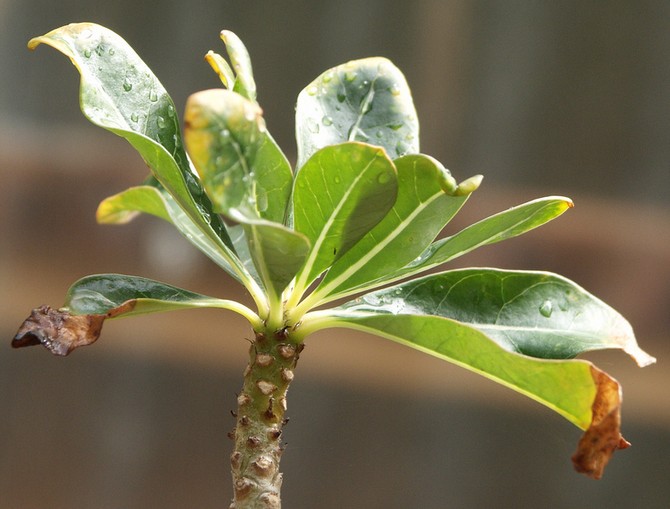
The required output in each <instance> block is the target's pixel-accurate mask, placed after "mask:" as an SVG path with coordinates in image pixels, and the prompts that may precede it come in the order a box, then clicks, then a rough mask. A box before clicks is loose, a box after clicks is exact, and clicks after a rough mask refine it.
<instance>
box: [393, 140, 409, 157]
mask: <svg viewBox="0 0 670 509" xmlns="http://www.w3.org/2000/svg"><path fill="white" fill-rule="evenodd" d="M395 153H396V155H398V156H403V155H405V154H406V153H407V144H406V143H405V142H404V141H399V142H398V144H397V145H396V146H395Z"/></svg>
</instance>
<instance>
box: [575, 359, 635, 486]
mask: <svg viewBox="0 0 670 509" xmlns="http://www.w3.org/2000/svg"><path fill="white" fill-rule="evenodd" d="M591 374H592V376H593V381H594V382H595V384H596V389H597V392H596V397H595V399H594V401H593V405H592V407H591V408H592V412H593V417H592V419H591V426H589V428H588V429H587V430H586V432H585V433H584V435H583V436H582V438H581V440H580V441H579V445H578V446H577V451H576V452H575V454H574V455H573V456H572V463H573V464H574V466H575V470H577V472H579V473H582V474H585V475H587V476H589V477H591V478H592V479H600V478H601V477H602V475H603V472H604V470H605V467H606V466H607V463H608V462H609V460H610V458H611V457H612V455H613V454H614V451H616V450H617V449H626V448H627V447H629V446H630V443H629V442H628V441H627V440H626V439H624V438H623V436H622V435H621V432H620V426H621V387H620V386H619V382H617V381H616V380H614V379H613V378H612V377H610V376H609V375H608V374H607V373H604V372H602V371H600V370H599V369H597V368H595V367H591Z"/></svg>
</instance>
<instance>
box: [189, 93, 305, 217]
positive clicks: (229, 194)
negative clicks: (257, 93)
mask: <svg viewBox="0 0 670 509" xmlns="http://www.w3.org/2000/svg"><path fill="white" fill-rule="evenodd" d="M184 118H185V123H186V127H185V130H184V139H185V141H186V145H187V147H188V151H189V154H190V156H191V159H192V160H193V164H194V166H195V168H196V169H197V171H198V173H199V175H200V178H201V179H202V182H203V185H204V187H205V189H206V190H207V194H208V195H209V197H210V199H211V200H212V201H213V203H214V207H215V210H216V211H217V212H221V213H223V214H226V215H229V216H230V215H231V209H237V210H238V211H239V212H241V213H243V214H244V215H245V216H247V217H248V218H250V219H265V220H268V221H273V222H276V223H282V222H283V220H284V216H285V214H286V206H287V204H288V200H289V195H290V193H291V185H292V183H293V175H292V173H291V167H290V165H289V162H288V160H287V159H286V157H285V156H284V154H283V153H282V151H281V150H280V149H279V147H278V146H277V144H276V143H275V141H274V140H273V139H272V137H271V136H270V135H269V133H268V132H267V129H266V127H265V122H264V120H263V117H262V112H261V109H260V108H259V107H258V105H257V104H256V103H254V102H252V101H249V100H248V99H245V98H244V97H242V96H241V95H239V94H237V93H235V92H231V91H229V90H223V89H212V90H205V91H202V92H198V93H196V94H193V95H192V96H191V97H189V99H188V101H187V103H186V113H185V115H184Z"/></svg>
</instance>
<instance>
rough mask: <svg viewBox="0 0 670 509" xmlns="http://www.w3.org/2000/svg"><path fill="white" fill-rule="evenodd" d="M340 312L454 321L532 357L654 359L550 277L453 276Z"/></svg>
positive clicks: (598, 304) (594, 305)
mask: <svg viewBox="0 0 670 509" xmlns="http://www.w3.org/2000/svg"><path fill="white" fill-rule="evenodd" d="M342 308H343V309H347V310H352V311H373V312H375V313H391V314H416V315H432V316H441V317H444V318H449V319H452V320H456V321H459V322H461V323H465V324H468V325H471V326H472V327H474V328H476V329H478V330H480V331H482V332H483V333H485V334H486V335H487V336H488V337H489V338H491V339H492V340H493V341H495V342H496V343H497V344H498V345H500V346H501V347H502V348H504V349H505V350H508V351H511V352H517V353H522V354H524V355H528V356H532V357H538V358H545V359H570V358H573V357H575V356H577V355H579V354H581V353H584V352H589V351H593V350H602V349H608V348H620V349H622V350H624V351H625V352H626V353H628V354H629V355H630V356H631V357H633V358H634V359H635V360H636V361H637V362H638V364H639V365H640V366H646V365H648V364H651V363H653V362H654V361H655V359H654V358H653V357H651V356H650V355H648V354H647V353H645V352H644V351H643V350H641V349H640V347H639V346H638V344H637V342H636V340H635V336H634V334H633V330H632V328H631V326H630V324H629V323H628V322H627V321H626V319H625V318H624V317H623V316H621V315H620V314H619V313H618V312H616V311H615V310H614V309H612V308H611V307H610V306H608V305H607V304H605V303H604V302H603V301H601V300H600V299H598V298H596V297H594V296H593V295H591V294H590V293H588V292H587V291H586V290H584V289H583V288H581V287H579V286H578V285H576V284H575V283H573V282H572V281H570V280H568V279H566V278H564V277H562V276H558V275H556V274H550V273H547V272H531V271H508V270H497V269H461V270H452V271H447V272H443V273H440V274H434V275H430V276H426V277H423V278H420V279H416V280H412V281H409V282H406V283H401V284H399V285H396V286H393V287H390V288H385V289H383V290H380V291H377V292H373V293H369V294H366V295H364V296H362V297H361V298H360V300H354V301H350V302H349V303H346V304H344V305H343V306H342ZM415 341H416V342H417V343H419V344H420V343H421V341H422V340H421V338H417V339H416V340H415Z"/></svg>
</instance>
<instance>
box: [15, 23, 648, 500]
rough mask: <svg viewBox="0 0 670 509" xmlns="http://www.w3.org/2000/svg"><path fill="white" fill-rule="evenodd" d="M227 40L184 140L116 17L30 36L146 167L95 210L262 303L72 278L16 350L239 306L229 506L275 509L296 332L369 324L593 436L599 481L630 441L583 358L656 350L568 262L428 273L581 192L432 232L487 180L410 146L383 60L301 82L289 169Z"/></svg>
mask: <svg viewBox="0 0 670 509" xmlns="http://www.w3.org/2000/svg"><path fill="white" fill-rule="evenodd" d="M221 36H222V39H223V41H224V43H225V46H226V50H227V54H228V57H229V62H230V63H229V62H228V61H227V60H226V59H224V58H223V57H222V56H221V55H219V54H217V53H214V52H210V53H208V54H207V57H206V58H207V61H208V62H209V64H210V65H211V66H212V68H213V69H214V70H215V71H216V72H217V74H218V75H219V77H220V78H221V81H222V83H223V88H220V89H213V90H205V91H202V92H198V93H196V94H194V95H192V96H191V97H190V98H189V100H188V102H187V105H186V111H185V114H184V120H185V121H184V132H183V135H182V132H181V128H180V126H179V122H178V114H177V112H176V110H175V107H174V103H173V102H172V100H171V98H170V96H169V95H168V94H167V92H166V91H165V89H164V88H163V86H162V85H161V84H160V82H159V81H158V79H157V78H156V77H155V76H154V75H153V73H152V72H151V71H150V70H149V69H148V67H147V66H146V65H145V64H144V62H143V61H142V60H141V59H140V58H139V56H138V55H137V54H136V53H135V52H134V51H133V50H132V48H130V47H129V46H128V44H127V43H126V42H125V41H124V40H123V39H122V38H121V37H119V36H118V35H116V34H115V33H113V32H111V31H110V30H108V29H105V28H103V27H101V26H98V25H95V24H91V23H79V24H72V25H68V26H65V27H62V28H59V29H56V30H54V31H52V32H50V33H48V34H46V35H44V36H42V37H37V38H35V39H33V40H31V41H30V43H29V46H30V47H31V48H35V47H36V46H38V45H39V44H42V43H43V44H48V45H50V46H52V47H54V48H56V49H57V50H59V51H60V52H62V53H63V54H65V55H66V56H68V57H69V58H70V59H71V60H72V62H73V64H74V65H75V66H76V67H77V69H78V70H79V72H80V74H81V90H80V99H81V107H82V110H83V112H84V114H85V115H86V117H87V118H88V119H89V120H91V121H92V122H93V123H94V124H96V125H98V126H100V127H103V128H105V129H107V130H109V131H111V132H113V133H115V134H117V135H119V136H121V137H123V138H125V139H126V140H127V141H128V142H129V143H130V144H131V145H132V146H133V147H134V148H135V149H136V150H137V151H138V152H139V153H140V155H141V156H142V158H143V159H144V161H145V162H146V164H147V166H148V167H149V169H150V175H149V176H148V177H147V178H146V179H145V180H144V181H143V182H142V183H141V184H140V185H138V186H136V187H131V188H130V189H127V190H126V191H123V192H121V193H119V194H116V195H114V196H111V197H109V198H107V199H105V200H104V201H103V202H102V203H101V204H100V206H99V208H98V212H97V218H98V221H99V222H101V223H115V224H119V223H125V222H128V221H130V220H131V219H132V218H133V217H135V216H136V215H137V214H139V213H144V214H150V215H153V216H156V217H158V218H160V219H162V220H164V221H167V222H169V223H171V224H172V225H174V227H176V228H177V229H178V230H179V232H180V233H181V234H182V235H183V236H184V237H185V238H186V239H188V240H189V241H190V242H191V243H192V244H193V245H194V246H196V247H197V248H198V249H199V250H200V251H202V252H203V253H204V254H205V255H206V256H208V257H209V258H210V259H211V260H212V261H213V262H214V263H215V264H217V265H218V266H219V267H220V268H221V269H222V270H224V271H225V272H227V273H228V274H229V275H230V276H232V278H233V279H234V280H236V281H237V282H238V283H240V284H241V285H243V286H244V288H245V289H246V291H247V292H248V293H249V295H250V296H251V297H252V299H253V302H254V307H253V308H251V307H248V306H246V305H244V304H242V303H240V302H236V301H233V300H229V299H225V298H220V297H212V296H207V295H203V294H200V293H195V292H192V291H189V290H185V289H181V288H177V287H175V286H173V285H170V284H167V283H162V282H158V281H154V280H150V279H146V278H142V277H137V276H127V275H119V274H99V275H93V276H88V277H85V278H83V279H80V280H79V281H77V282H75V283H74V284H73V285H72V287H71V288H70V290H69V291H68V293H67V296H66V300H65V304H64V306H63V307H61V308H58V309H53V308H51V307H48V306H41V307H39V308H36V309H35V310H33V312H32V313H31V315H30V317H29V318H28V319H27V320H26V321H25V322H24V323H23V324H22V326H21V327H20V329H19V331H18V333H17V335H16V336H15V338H14V340H13V342H12V344H13V346H15V347H22V346H28V345H35V344H42V345H44V346H45V347H47V348H48V349H49V350H50V351H51V352H52V353H54V354H57V355H67V354H69V353H70V352H71V351H72V350H74V349H75V348H78V347H80V346H84V345H88V344H91V343H93V342H95V341H96V340H97V339H98V337H99V335H100V332H101V329H102V326H103V323H104V322H105V321H106V320H107V319H113V318H121V317H130V316H133V315H139V314H144V313H154V312H162V311H171V310H178V309H187V308H201V307H211V308H219V309H226V310H229V311H234V312H236V313H239V314H240V315H241V316H243V317H244V318H246V319H247V320H248V322H249V324H250V326H251V328H252V329H253V340H252V341H251V346H250V348H249V363H248V366H247V368H246V370H245V371H244V380H243V382H242V389H241V391H240V392H239V395H238V398H237V404H238V408H237V411H236V414H235V415H236V427H235V429H234V431H233V432H232V434H231V438H233V440H234V450H233V452H232V454H231V471H232V478H233V489H234V500H233V502H232V505H231V507H233V508H238V509H240V508H256V507H263V508H277V507H280V504H281V502H280V487H281V483H282V476H281V473H280V471H279V462H280V458H281V455H282V452H283V445H282V438H281V435H282V428H283V426H284V424H285V422H286V416H285V413H286V409H287V405H286V398H287V390H288V388H289V386H290V384H291V382H292V380H293V378H294V376H295V368H296V364H297V362H298V358H299V357H300V354H301V351H302V349H303V346H304V342H305V340H306V338H307V337H308V336H309V335H311V334H312V333H314V332H316V331H319V330H323V329H326V328H349V329H356V330H361V331H365V332H369V333H372V334H376V335H378V336H381V337H383V338H387V339H389V340H391V341H395V342H399V343H402V344H404V345H407V346H409V347H411V348H416V349H418V350H421V351H423V352H426V353H428V354H430V355H434V356H436V357H438V358H441V359H444V360H446V361H449V362H453V363H455V364H457V365H460V366H462V367H465V368H466V369H470V370H472V371H474V372H477V373H480V374H482V375H483V376H486V377H488V378H490V379H492V380H494V381H497V382H499V383H501V384H503V385H506V386H508V387H510V388H512V389H514V390H516V391H518V392H520V393H522V394H525V395H527V396H528V397H530V398H533V399H535V400H537V401H539V402H540V403H542V404H544V405H546V406H547V407H549V408H550V409H552V410H554V411H556V412H558V413H559V414H560V415H562V416H563V417H565V418H566V419H567V420H569V421H570V422H572V423H573V424H575V425H576V426H578V427H579V428H581V429H583V430H585V433H584V435H583V437H582V439H581V440H580V442H579V445H578V448H577V452H576V453H575V455H574V456H573V462H574V465H575V468H576V469H577V470H578V471H580V472H582V473H585V474H586V475H588V476H590V477H593V478H600V476H601V475H602V473H603V470H604V468H605V466H606V464H607V462H608V461H609V459H610V457H611V455H612V454H613V453H614V451H616V450H617V449H622V448H625V447H627V446H628V445H629V444H628V443H627V442H626V441H625V440H624V438H623V437H622V436H621V433H620V401H621V399H620V398H621V395H620V392H621V390H620V387H619V384H618V383H617V382H616V380H614V379H613V378H612V377H610V376H609V375H608V374H606V373H605V372H603V371H601V370H600V369H598V368H597V367H596V366H594V365H593V364H591V363H590V362H587V361H584V360H576V359H574V357H576V356H578V355H579V354H581V353H584V352H588V351H592V350H597V349H604V348H619V349H623V350H624V351H625V352H627V353H628V354H629V355H631V356H632V357H633V358H634V359H635V360H636V361H637V362H638V364H639V365H640V366H644V365H647V364H650V363H652V362H654V358H653V357H651V356H649V355H648V354H646V353H645V352H644V351H643V350H641V349H640V348H639V347H638V345H637V343H636V340H635V337H634V335H633V332H632V329H631V327H630V325H629V324H628V322H627V321H626V320H625V319H624V318H623V317H622V316H621V315H620V314H619V313H617V312H616V311H615V310H613V309H612V308H610V307H609V306H607V305H606V304H605V303H603V302H602V301H601V300H599V299H598V298H596V297H595V296H593V295H591V294H590V293H588V292H587V291H586V290H584V289H583V288H581V287H579V286H578V285H577V284H575V283H573V282H572V281H569V280H567V279H565V278H564V277H561V276H559V275H555V274H551V273H546V272H537V271H510V270H498V269H490V268H468V269H458V270H446V271H441V272H434V271H433V269H436V268H440V270H443V269H442V266H443V265H444V264H446V263H447V262H449V261H451V260H454V259H455V258H457V257H459V256H461V255H464V254H466V253H468V252H470V251H472V250H474V249H476V248H477V247H480V246H483V245H488V244H492V243H496V242H499V241H501V240H505V239H508V238H511V237H515V236H518V235H521V234H523V233H525V232H527V231H529V230H531V229H533V228H536V227H538V226H541V225H542V224H544V223H546V222H548V221H551V220H552V219H554V218H556V217H558V216H559V215H561V214H562V213H563V212H565V211H567V210H568V209H569V208H570V207H572V202H571V201H570V200H569V199H568V198H564V197H555V196H552V197H546V198H540V199H535V200H532V201H529V202H527V203H523V204H521V205H518V206H516V207H513V208H511V209H508V210H505V211H503V212H500V213H498V214H495V215H493V216H490V217H488V218H486V219H483V220H482V221H479V222H477V223H475V224H472V225H470V226H468V227H466V228H464V229H462V230H461V231H459V232H458V233H456V234H454V235H451V236H448V237H445V238H441V239H439V240H436V239H437V238H438V234H439V233H440V232H441V231H442V230H443V228H444V227H445V225H446V224H447V223H448V222H449V221H450V220H451V219H452V218H453V217H454V215H455V214H456V213H458V211H459V209H460V208H461V207H462V206H463V205H464V204H465V202H466V201H467V200H468V197H469V196H470V194H471V193H473V192H474V191H476V189H477V188H478V187H479V185H480V183H481V181H482V177H481V176H474V177H470V178H468V179H465V180H462V181H461V182H458V181H457V180H456V179H455V178H454V177H453V176H452V175H451V173H450V172H449V171H448V170H446V169H445V168H444V167H443V166H442V164H441V163H440V162H439V161H437V160H435V159H434V158H432V157H430V156H428V155H425V154H422V153H421V151H420V148H419V128H418V119H417V116H416V112H415V109H414V105H413V102H412V97H411V93H410V90H409V87H408V85H407V82H406V80H405V78H404V76H403V75H402V73H401V72H400V71H399V70H398V69H397V68H396V67H395V66H394V65H393V64H392V63H391V62H389V61H388V60H386V59H383V58H368V59H363V60H357V61H352V62H348V63H345V64H343V65H340V66H337V67H335V68H332V69H329V70H328V71H326V72H324V73H323V74H322V75H320V76H319V77H317V78H316V79H315V80H314V81H313V82H312V83H311V84H309V85H308V86H307V87H306V88H305V89H304V90H303V91H302V92H301V93H300V95H299V96H298V101H297V107H296V135H297V148H298V151H297V161H296V163H295V165H291V163H290V162H289V161H288V159H287V158H286V156H285V155H284V153H283V152H282V150H281V149H280V148H279V146H278V145H277V144H276V143H275V141H274V139H273V138H272V136H271V135H270V133H269V132H268V130H267V129H266V126H265V122H264V120H263V116H262V110H261V108H260V106H259V104H258V102H257V100H256V85H255V82H254V78H253V73H252V67H251V62H250V58H249V55H248V53H247V51H246V48H245V46H244V45H243V43H242V42H241V40H240V39H239V38H238V37H237V36H236V35H235V34H233V33H232V32H229V31H223V32H222V33H221ZM222 293H225V289H224V290H223V291H222Z"/></svg>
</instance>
